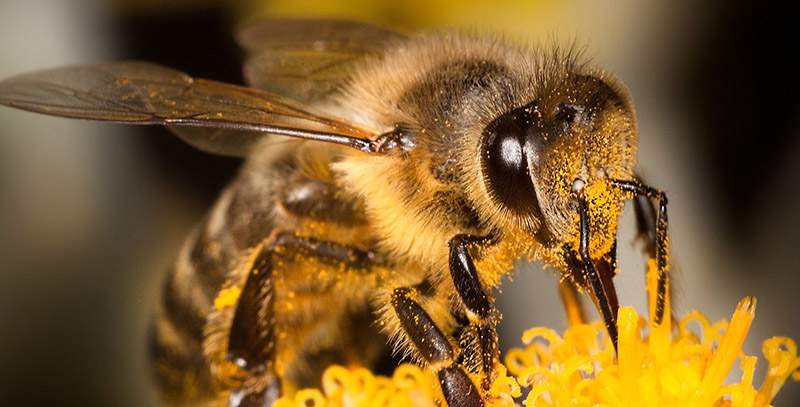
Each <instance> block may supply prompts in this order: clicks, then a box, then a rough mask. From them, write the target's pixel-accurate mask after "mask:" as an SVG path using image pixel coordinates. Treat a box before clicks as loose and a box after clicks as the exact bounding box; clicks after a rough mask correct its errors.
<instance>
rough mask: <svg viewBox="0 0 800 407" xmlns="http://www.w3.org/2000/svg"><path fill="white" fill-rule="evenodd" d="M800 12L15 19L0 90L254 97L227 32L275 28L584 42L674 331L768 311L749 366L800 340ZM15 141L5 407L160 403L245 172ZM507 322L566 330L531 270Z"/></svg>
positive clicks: (506, 330) (2, 163)
mask: <svg viewBox="0 0 800 407" xmlns="http://www.w3.org/2000/svg"><path fill="white" fill-rule="evenodd" d="M167 3H168V5H165V4H167ZM792 11H794V10H781V9H780V7H777V6H775V5H763V6H755V5H752V6H743V5H733V4H729V3H727V2H721V1H720V2H711V3H708V2H704V3H703V4H702V5H701V4H700V3H692V4H690V3H688V2H686V3H676V2H655V1H646V2H635V1H622V2H611V1H608V2H596V1H589V0H582V1H574V2H558V1H553V0H547V1H544V0H539V1H510V0H506V1H497V2H479V1H472V0H470V1H463V0H462V1H456V0H435V1H426V2H423V1H417V0H415V1H409V2H395V1H386V2H368V1H366V0H351V1H342V2H335V1H323V0H319V1H301V2H296V1H288V0H287V1H274V2H270V1H211V0H205V1H197V0H180V1H172V2H161V1H155V0H147V1H143V0H119V1H111V2H110V1H101V0H71V1H63V0H4V1H3V2H2V3H0V77H7V76H10V75H12V74H15V73H19V72H22V71H27V70H33V69H40V68H47V67H52V66H57V65H64V64H72V63H87V62H100V61H110V60H118V59H144V60H150V61H155V62H158V63H161V64H165V65H168V66H172V67H175V68H178V69H182V70H185V71H187V72H190V73H192V74H193V75H196V76H199V77H208V78H214V79H218V80H224V81H229V82H234V83H241V82H242V78H241V74H240V72H241V60H242V54H241V52H240V51H239V50H238V49H237V47H236V45H235V42H234V39H233V32H234V27H235V25H236V24H237V22H240V21H242V20H244V19H248V18H253V17H255V16H257V15H260V14H277V15H293V16H339V17H353V18H360V19H366V20H369V21H374V22H377V23H381V24H386V25H390V26H392V27H397V28H401V29H403V28H404V29H412V28H418V27H438V26H445V27H450V26H458V27H477V28H479V29H481V30H494V31H502V32H506V33H508V35H509V36H510V37H512V38H514V37H517V38H522V39H526V38H533V39H547V38H549V37H553V36H555V37H556V38H559V39H562V40H569V39H571V38H577V39H578V42H579V43H583V44H587V45H588V49H589V55H590V56H592V57H593V59H594V61H595V62H596V63H598V64H599V65H601V66H604V67H606V68H608V69H609V70H610V71H612V72H614V73H616V74H617V75H618V76H619V77H620V78H621V79H622V80H623V81H624V82H625V83H626V84H627V85H628V86H629V88H630V90H631V93H632V94H633V96H634V99H635V101H636V104H637V108H638V117H639V121H640V133H641V143H640V145H641V147H640V168H641V172H642V173H643V174H644V176H645V177H646V179H647V180H648V181H649V182H650V183H652V184H654V185H656V186H659V187H662V188H664V189H665V190H666V191H668V193H669V197H670V220H671V224H670V227H671V236H672V250H673V253H674V259H675V261H676V263H677V266H676V268H677V273H678V275H677V277H676V278H675V281H676V284H675V285H676V287H675V291H676V296H677V297H676V298H677V299H676V300H675V302H676V305H677V308H678V312H679V313H683V312H687V311H689V310H691V309H693V308H699V309H702V310H703V311H704V313H705V314H707V315H709V316H710V317H712V318H723V317H725V316H727V315H729V313H730V311H731V310H732V309H733V307H734V304H735V303H736V301H737V300H738V299H739V298H740V297H742V296H745V295H755V296H756V297H758V298H759V303H758V312H757V317H756V320H755V324H754V327H753V330H752V332H751V335H750V337H749V339H748V342H747V345H746V350H747V351H748V352H749V353H751V354H760V350H759V344H760V342H761V341H762V340H763V339H765V338H766V337H768V336H771V335H787V336H790V337H793V338H795V339H798V338H800V318H798V316H797V314H798V312H800V299H798V298H800V296H799V295H798V287H800V251H798V250H797V247H798V245H799V244H800V238H798V236H797V235H796V233H797V231H800V212H798V208H800V192H799V191H798V186H800V137H798V136H800V103H798V95H800V75H798V74H797V72H798V71H800V66H798V65H799V64H798V62H797V59H796V58H795V56H794V55H793V54H794V53H796V49H797V45H796V44H797V40H798V39H800V37H799V36H798V33H797V31H796V28H795V26H796V24H794V22H793V21H791V20H790V19H793V18H794V17H795V15H796V13H793V12H792ZM0 123H2V127H0V243H1V244H0V278H2V284H0V369H2V370H0V404H2V405H17V404H22V405H81V406H92V405H101V406H142V405H154V404H157V401H156V399H155V398H154V396H153V395H152V394H151V391H150V387H149V385H148V377H147V369H146V360H145V347H144V337H145V331H146V328H147V323H148V314H149V312H150V307H151V305H152V304H153V301H155V298H156V297H157V295H158V287H159V284H160V278H161V275H162V272H163V271H164V270H165V269H166V268H167V266H168V264H169V263H170V261H171V260H172V257H173V256H174V254H175V253H176V252H177V249H178V247H179V245H180V243H181V241H182V239H183V237H184V236H185V235H186V234H187V233H188V232H189V230H190V229H191V227H192V226H193V224H194V223H195V222H196V221H197V220H198V219H199V218H200V216H202V214H203V212H204V211H205V210H206V208H208V207H209V205H210V204H211V203H212V202H213V200H214V197H215V196H216V194H217V193H218V191H219V190H220V188H221V187H222V186H223V185H224V184H225V182H226V181H227V180H228V179H229V178H230V177H231V176H232V175H233V174H234V173H235V171H236V168H237V166H238V162H237V161H236V160H233V159H224V158H219V157H213V156H210V155H206V154H203V153H200V152H197V151H194V150H192V149H191V148H189V147H187V146H185V145H183V144H182V143H181V142H179V141H178V140H177V139H175V138H173V137H171V136H170V135H169V133H167V132H166V131H165V130H163V129H160V128H127V127H121V126H115V125H101V124H96V123H86V122H76V121H69V120H62V119H57V118H49V117H44V116H39V115H33V114H29V113H24V112H19V111H12V110H10V109H6V108H0ZM630 212H631V211H630V210H628V211H626V215H625V222H623V229H622V231H621V233H622V237H621V242H622V243H621V250H622V252H621V268H622V270H623V272H622V275H621V276H619V277H618V279H617V285H618V289H619V290H620V291H621V299H622V302H623V303H628V304H634V305H636V306H637V307H638V308H640V309H643V308H644V294H643V276H642V275H643V273H642V270H643V259H642V258H641V256H640V255H639V252H638V250H637V247H638V246H636V245H634V244H633V243H630V241H631V237H632V235H633V224H632V214H631V213H630ZM500 307H501V309H502V311H503V313H504V315H505V319H504V322H503V325H502V337H503V343H504V346H506V347H507V346H509V345H511V344H515V343H517V342H518V338H519V334H520V333H521V331H522V330H523V329H524V328H526V327H529V326H532V325H542V324H546V325H550V326H553V327H557V328H562V327H563V326H564V316H563V311H562V310H561V308H560V304H559V301H558V298H557V294H556V278H555V276H553V275H551V274H550V273H544V272H541V271H540V267H539V266H537V265H533V266H527V265H523V266H522V267H521V268H520V271H519V272H518V273H517V274H516V276H515V278H514V280H513V282H511V283H506V284H505V285H504V289H503V292H502V293H501V294H500ZM760 364H761V366H760V367H761V369H763V367H764V366H763V362H761V363H760ZM758 377H760V376H758ZM798 404H800V386H798V385H796V384H791V383H790V384H788V385H787V386H786V388H785V389H784V390H783V391H782V392H781V394H780V395H779V396H778V398H777V400H776V405H787V406H788V405H798Z"/></svg>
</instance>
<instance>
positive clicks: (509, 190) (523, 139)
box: [481, 102, 541, 216]
mask: <svg viewBox="0 0 800 407" xmlns="http://www.w3.org/2000/svg"><path fill="white" fill-rule="evenodd" d="M536 108H537V106H536V102H534V103H530V104H528V105H525V106H522V107H519V108H517V109H514V110H512V111H510V112H507V113H505V114H503V115H501V116H499V117H498V118H496V119H495V120H494V121H492V122H491V123H490V124H489V125H488V126H487V127H486V129H485V130H484V137H483V145H482V147H481V148H482V165H483V171H484V175H485V177H486V180H487V187H488V189H489V191H490V193H491V194H492V195H493V196H494V198H495V199H497V201H498V202H499V203H500V204H502V205H503V206H505V207H506V208H508V209H510V210H512V211H513V212H515V213H517V214H519V215H533V216H537V215H541V210H540V208H539V199H538V197H537V195H536V187H535V186H534V184H533V180H532V179H531V172H530V165H531V164H533V163H535V162H536V161H537V160H538V158H539V157H538V155H539V151H538V148H537V145H540V143H539V142H538V139H539V138H540V136H539V135H538V134H537V133H538V130H537V126H536V123H535V121H536Z"/></svg>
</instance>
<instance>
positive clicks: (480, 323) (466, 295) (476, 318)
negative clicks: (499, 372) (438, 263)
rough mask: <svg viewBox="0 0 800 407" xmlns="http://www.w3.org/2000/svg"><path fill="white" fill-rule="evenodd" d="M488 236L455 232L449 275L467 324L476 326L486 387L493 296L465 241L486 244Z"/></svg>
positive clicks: (493, 341) (493, 332)
mask: <svg viewBox="0 0 800 407" xmlns="http://www.w3.org/2000/svg"><path fill="white" fill-rule="evenodd" d="M488 241H489V238H486V237H475V236H469V235H456V236H454V237H453V238H452V239H450V243H449V246H450V277H451V278H452V279H453V284H454V285H455V288H456V292H457V293H458V295H459V297H461V302H462V303H463V304H464V306H465V307H466V309H467V319H468V320H469V324H470V325H472V326H474V327H475V328H476V331H477V333H478V343H479V346H480V356H481V366H482V370H483V379H482V381H481V387H483V389H484V390H489V388H490V387H491V384H492V375H493V373H494V364H495V361H496V360H497V357H498V347H497V329H496V325H497V320H498V319H499V314H498V313H497V311H496V310H495V308H494V301H493V299H492V297H491V296H490V295H489V294H487V293H486V290H485V289H484V288H483V284H481V280H480V278H479V277H478V270H477V269H476V268H475V263H474V262H473V261H472V255H471V254H470V253H469V250H468V249H467V244H468V243H479V244H480V243H484V244H485V243H487V242H488Z"/></svg>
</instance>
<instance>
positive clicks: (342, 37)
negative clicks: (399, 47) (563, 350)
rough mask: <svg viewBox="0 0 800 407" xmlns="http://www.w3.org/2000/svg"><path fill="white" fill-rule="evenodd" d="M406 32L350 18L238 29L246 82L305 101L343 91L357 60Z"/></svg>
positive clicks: (261, 23)
mask: <svg viewBox="0 0 800 407" xmlns="http://www.w3.org/2000/svg"><path fill="white" fill-rule="evenodd" d="M403 38H405V36H404V35H403V34H400V33H397V32H394V31H389V30H386V29H383V28H380V27H377V26H374V25H370V24H364V23H358V22H353V21H346V20H282V19H265V20H256V21H254V22H251V23H249V24H246V25H244V26H243V27H242V28H241V29H240V30H239V32H238V36H237V39H238V42H239V44H240V45H241V46H242V48H244V49H245V50H246V51H247V52H248V54H249V56H248V58H247V61H246V63H245V78H246V80H247V82H248V83H249V84H250V85H251V86H253V87H257V88H260V89H265V90H268V91H271V92H275V93H278V94H281V95H286V96H289V97H291V98H292V99H295V100H298V101H301V102H313V101H318V100H321V99H325V98H326V97H329V96H330V95H332V94H334V93H335V92H336V91H337V90H339V86H340V84H341V83H342V82H344V81H345V80H346V79H347V77H348V76H349V75H350V73H351V72H352V69H351V68H352V66H353V63H355V62H356V61H358V60H360V59H362V58H364V57H367V56H370V55H380V54H381V53H383V52H384V51H385V49H386V47H387V45H389V44H391V43H396V42H399V41H400V40H402V39H403Z"/></svg>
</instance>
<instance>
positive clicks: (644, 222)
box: [611, 180, 669, 324]
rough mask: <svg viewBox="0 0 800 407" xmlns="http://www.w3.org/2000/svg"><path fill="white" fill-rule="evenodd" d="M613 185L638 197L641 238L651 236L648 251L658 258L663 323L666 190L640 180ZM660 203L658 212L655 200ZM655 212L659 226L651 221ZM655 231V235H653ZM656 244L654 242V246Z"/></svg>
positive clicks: (658, 302) (658, 296)
mask: <svg viewBox="0 0 800 407" xmlns="http://www.w3.org/2000/svg"><path fill="white" fill-rule="evenodd" d="M611 182H612V185H614V186H616V187H617V188H619V189H621V190H622V191H625V192H629V193H633V194H634V205H635V206H634V208H635V209H636V220H637V223H638V233H639V235H640V236H647V237H649V238H650V239H648V242H647V243H646V244H647V246H645V249H646V251H647V254H648V256H649V257H650V258H655V262H656V267H657V270H658V285H657V293H656V316H655V322H656V323H657V324H660V323H661V322H662V321H663V319H664V309H665V301H666V293H667V287H668V282H669V281H668V280H669V238H668V236H667V223H668V218H667V194H665V193H664V191H661V190H658V189H655V188H653V187H650V186H647V185H645V184H643V183H642V182H640V181H622V180H612V181H611ZM654 200H655V201H657V202H658V210H657V212H656V211H655V210H654V208H653V201H654ZM654 212H656V213H655V225H653V224H652V223H651V221H650V219H652V217H653V213H654ZM651 231H652V232H651ZM651 242H652V243H651Z"/></svg>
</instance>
